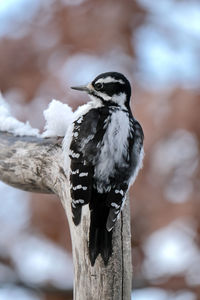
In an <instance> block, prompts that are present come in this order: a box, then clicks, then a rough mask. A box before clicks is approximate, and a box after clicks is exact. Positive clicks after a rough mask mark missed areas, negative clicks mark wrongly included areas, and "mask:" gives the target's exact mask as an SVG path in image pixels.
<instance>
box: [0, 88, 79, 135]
mask: <svg viewBox="0 0 200 300" xmlns="http://www.w3.org/2000/svg"><path fill="white" fill-rule="evenodd" d="M43 115H44V118H45V121H46V123H45V126H44V132H43V133H42V134H40V133H39V129H37V128H33V127H31V125H30V123H29V122H28V121H27V122H26V123H23V122H21V121H19V120H17V119H16V118H14V117H13V116H12V114H11V111H10V107H9V104H8V103H7V102H6V101H5V99H4V98H3V96H2V94H1V93H0V131H5V132H9V133H12V134H13V135H15V136H35V137H42V138H47V137H56V136H61V137H63V136H64V135H65V133H66V131H67V128H68V127H69V125H70V124H71V123H72V122H73V119H74V113H73V112H72V108H71V107H70V106H68V105H67V104H64V103H62V102H60V101H58V100H55V99H53V100H52V101H51V102H50V103H49V105H48V108H47V109H46V110H44V112H43Z"/></svg>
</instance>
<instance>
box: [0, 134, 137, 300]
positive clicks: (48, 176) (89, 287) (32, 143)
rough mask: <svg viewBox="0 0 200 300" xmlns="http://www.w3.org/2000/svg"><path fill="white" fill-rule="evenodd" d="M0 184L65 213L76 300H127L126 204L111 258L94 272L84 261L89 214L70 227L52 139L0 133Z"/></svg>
mask: <svg viewBox="0 0 200 300" xmlns="http://www.w3.org/2000/svg"><path fill="white" fill-rule="evenodd" d="M0 180H2V181H4V182H6V183H7V184H10V185H12V186H14V187H17V188H20V189H23V190H26V191H31V192H39V193H55V194H56V195H58V197H59V198H60V200H61V202H62V204H63V207H64V209H65V211H66V214H67V217H68V222H69V226H70V232H71V240H72V248H73V262H74V274H75V277H74V300H100V299H101V300H130V298H131V280H132V264H131V235H130V213H129V201H126V204H125V207H124V209H123V212H122V214H121V218H120V219H119V220H118V222H117V223H116V225H115V228H114V234H113V256H112V258H111V259H110V261H109V264H108V266H107V267H105V266H104V264H103V261H102V259H101V258H100V257H98V259H97V260H96V263H95V265H94V267H92V266H91V264H90V261H89V257H88V232H89V209H88V206H84V208H83V214H82V222H81V224H80V225H79V226H78V227H76V226H74V224H73V222H72V216H71V204H70V201H71V200H70V194H69V182H68V179H67V177H66V175H65V173H64V171H63V153H62V148H61V144H60V142H58V140H57V139H56V138H54V139H40V138H35V137H15V136H13V135H12V134H8V133H0Z"/></svg>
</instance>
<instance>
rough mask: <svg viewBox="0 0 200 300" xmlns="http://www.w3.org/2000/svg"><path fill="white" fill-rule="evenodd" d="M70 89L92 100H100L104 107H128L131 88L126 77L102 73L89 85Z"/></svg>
mask: <svg viewBox="0 0 200 300" xmlns="http://www.w3.org/2000/svg"><path fill="white" fill-rule="evenodd" d="M72 89H74V90H78V91H85V92H86V93H88V94H89V96H90V98H92V100H97V101H99V100H100V101H101V102H102V103H103V104H104V105H117V106H129V102H130V96H131V86H130V83H129V81H128V80H127V79H126V77H125V76H124V75H123V74H121V73H118V72H107V73H102V74H100V75H98V76H97V77H96V78H95V79H94V80H93V81H92V82H91V83H89V84H87V85H85V86H77V87H72Z"/></svg>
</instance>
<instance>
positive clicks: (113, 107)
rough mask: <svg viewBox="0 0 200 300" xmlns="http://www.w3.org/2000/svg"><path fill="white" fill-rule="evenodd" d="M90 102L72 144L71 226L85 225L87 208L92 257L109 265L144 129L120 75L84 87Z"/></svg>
mask: <svg viewBox="0 0 200 300" xmlns="http://www.w3.org/2000/svg"><path fill="white" fill-rule="evenodd" d="M72 89H74V90H78V91H84V92H86V93H87V94H88V95H89V97H90V100H91V101H90V102H88V103H87V104H85V105H83V106H82V107H80V108H79V109H78V111H77V113H76V118H75V121H74V122H73V126H72V130H71V134H70V138H69V137H68V140H69V160H70V177H69V178H70V189H71V190H70V192H71V198H72V202H71V209H72V215H73V222H74V224H75V225H77V226H78V225H79V224H80V222H81V210H82V206H83V205H86V204H89V209H90V230H89V258H90V261H91V265H92V266H93V265H94V264H95V260H96V258H97V256H98V255H99V254H100V255H101V257H102V259H103V261H104V264H105V265H107V264H108V261H109V258H110V257H111V255H112V232H113V227H114V225H115V222H116V220H117V219H118V218H119V216H120V212H121V210H122V208H123V205H124V202H125V199H126V194H127V191H128V189H129V187H130V185H131V184H132V183H133V182H134V181H135V178H136V176H137V174H138V171H139V169H140V168H141V167H142V160H143V138H144V135H143V130H142V127H141V125H140V124H139V122H138V121H137V120H136V119H135V118H134V117H133V115H132V112H131V109H130V97H131V86H130V83H129V81H128V80H127V78H126V77H125V76H124V75H123V74H121V73H118V72H107V73H103V74H100V75H99V76H97V77H96V78H95V79H94V80H93V81H92V82H91V83H89V84H87V85H85V86H77V87H72Z"/></svg>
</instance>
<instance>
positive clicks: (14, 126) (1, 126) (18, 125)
mask: <svg viewBox="0 0 200 300" xmlns="http://www.w3.org/2000/svg"><path fill="white" fill-rule="evenodd" d="M0 131H6V132H10V133H13V134H14V135H15V136H27V135H28V136H37V137H38V136H39V130H38V129H37V128H32V127H31V125H30V124H29V122H28V121H27V122H26V123H23V122H21V121H19V120H17V119H15V118H14V117H13V116H12V115H11V112H10V107H9V105H8V103H6V101H5V100H4V98H3V96H2V95H1V94H0Z"/></svg>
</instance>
